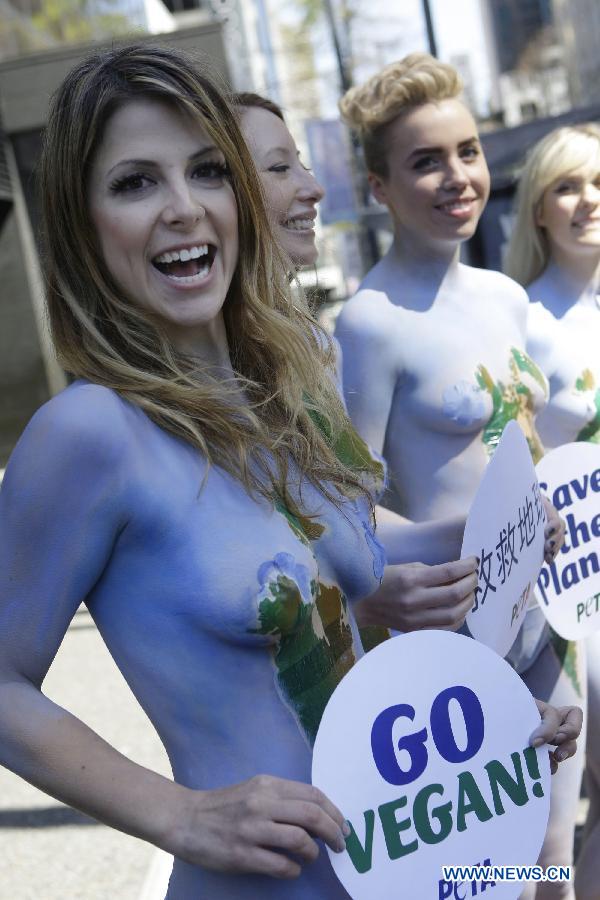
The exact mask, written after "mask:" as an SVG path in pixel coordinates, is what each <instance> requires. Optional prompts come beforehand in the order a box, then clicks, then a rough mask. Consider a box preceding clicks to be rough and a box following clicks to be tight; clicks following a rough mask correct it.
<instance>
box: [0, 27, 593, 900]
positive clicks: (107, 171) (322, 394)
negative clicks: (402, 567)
mask: <svg viewBox="0 0 600 900" xmlns="http://www.w3.org/2000/svg"><path fill="white" fill-rule="evenodd" d="M42 190H43V197H44V220H45V230H46V234H45V238H46V244H47V250H46V269H47V291H48V310H49V318H50V325H51V329H52V336H53V339H54V343H55V346H56V350H57V354H58V358H59V361H60V362H61V364H62V365H63V366H64V368H65V369H66V371H67V372H69V373H70V375H71V376H72V377H73V379H74V380H73V381H72V383H71V384H70V385H69V387H68V388H66V390H64V391H63V392H62V393H61V394H59V395H58V396H56V397H54V398H53V399H52V400H51V401H50V402H49V403H47V404H46V405H45V406H44V407H42V408H41V409H40V410H39V411H38V413H37V414H36V415H35V416H34V418H33V419H32V421H31V422H30V424H29V426H28V427H27V429H26V431H25V432H24V434H23V436H22V438H21V440H20V441H19V444H18V445H17V447H16V449H15V451H14V454H13V456H12V458H11V460H10V462H9V465H8V468H7V471H6V476H5V479H4V483H3V486H2V491H1V493H0V625H1V627H0V759H1V761H2V763H3V764H4V765H6V766H8V767H9V768H11V769H12V770H13V771H15V772H17V773H19V774H20V775H22V776H23V777H24V778H26V779H28V780H29V781H31V782H32V783H34V784H36V785H37V786H38V787H40V788H41V789H43V790H45V791H47V792H48V793H50V794H52V795H53V796H55V797H58V798H60V799H61V800H62V801H64V802H66V803H70V804H72V805H73V806H75V807H77V808H79V809H81V810H83V811H85V812H86V813H88V814H90V815H92V816H95V817H96V818H98V819H100V820H102V821H104V822H107V823H108V824H110V825H112V826H113V827H115V828H118V829H121V830H122V831H125V832H128V833H130V834H133V835H136V836H138V837H140V838H142V839H144V840H147V841H149V842H151V843H153V844H155V845H157V846H158V847H161V848H163V849H165V850H166V851H168V852H169V853H172V854H173V855H174V856H175V858H176V860H175V865H174V869H173V874H172V877H171V881H170V885H169V890H168V897H169V898H172V900H192V898H193V900H196V898H198V897H210V898H211V900H212V898H217V897H222V898H227V900H235V898H257V897H260V898H267V900H268V898H280V900H282V898H286V900H288V898H292V900H293V898H302V900H306V898H322V900H325V898H328V900H329V898H335V897H340V898H341V897H344V896H346V894H345V892H344V890H343V889H342V887H341V886H340V885H339V883H338V882H337V881H336V879H335V877H334V875H333V872H332V870H331V868H330V866H329V863H328V860H327V858H326V857H325V855H324V854H321V855H320V856H319V851H318V845H317V843H316V840H317V839H318V840H322V841H325V842H326V843H327V844H328V845H329V847H331V848H332V849H333V850H337V851H342V850H343V849H344V846H345V844H344V836H345V834H347V832H348V829H347V826H346V823H345V822H344V819H343V816H342V814H341V812H340V811H339V810H338V809H336V807H335V806H334V805H333V804H332V803H331V802H330V801H329V800H328V799H327V797H325V796H324V795H323V794H322V793H321V792H320V791H319V790H317V789H314V788H312V787H311V786H310V784H309V781H310V763H311V754H310V748H311V745H312V741H313V739H314V736H315V732H316V729H317V727H318V724H319V720H320V717H321V714H322V711H323V709H324V707H325V704H326V703H327V700H328V698H329V696H330V695H331V692H332V691H333V690H334V688H335V686H336V685H337V684H338V683H339V681H340V679H341V678H342V677H343V675H344V674H345V672H346V671H348V669H349V668H350V667H351V666H352V665H353V664H354V662H355V661H356V659H357V658H358V657H359V656H360V655H361V653H362V652H363V649H362V645H361V639H360V636H359V632H358V627H357V622H356V619H355V617H354V615H353V612H352V606H351V604H352V603H356V604H358V603H360V602H361V601H363V600H364V598H370V595H372V598H377V595H378V591H379V590H381V588H379V582H380V579H381V575H382V572H383V553H382V549H381V547H380V545H379V544H378V542H377V540H376V538H375V535H374V531H373V519H372V508H373V502H374V500H375V498H376V493H377V487H378V483H379V482H381V480H382V476H383V466H382V464H381V462H378V461H377V460H374V459H373V458H372V457H371V455H370V454H369V452H368V450H367V448H366V445H365V444H364V443H363V442H362V441H361V440H360V439H359V438H358V436H357V435H356V433H355V432H354V431H353V429H352V428H351V426H350V424H349V422H348V420H347V418H346V415H345V412H344V409H343V405H342V403H341V401H340V399H339V397H338V395H337V392H336V389H335V385H334V378H333V371H332V359H331V351H330V348H329V344H328V342H327V339H326V336H325V335H323V334H321V332H320V331H319V329H318V326H317V325H316V323H315V322H314V321H313V319H312V318H311V317H310V315H309V313H308V312H307V310H306V308H305V306H304V305H303V303H302V300H301V298H297V299H295V300H294V301H293V302H292V299H291V297H290V293H289V284H288V273H287V263H286V261H285V260H284V259H283V258H282V257H281V256H280V254H279V251H278V250H277V249H276V244H275V243H274V241H273V239H272V235H271V231H270V227H269V223H268V220H267V217H266V215H265V212H264V208H263V205H262V197H261V191H260V188H259V184H258V181H257V176H256V173H255V169H254V166H253V164H252V160H251V158H250V156H249V154H248V151H247V149H246V146H245V144H244V141H243V139H242V136H241V134H240V132H239V128H238V124H237V120H236V116H235V114H234V113H233V111H232V109H231V108H230V106H229V104H228V102H227V101H226V100H225V99H224V98H223V96H222V95H221V94H220V92H219V91H218V90H217V89H216V88H215V86H214V84H213V83H212V81H211V79H210V78H209V77H208V76H206V75H205V74H200V73H199V72H198V70H197V68H196V66H195V65H194V64H193V63H192V62H191V61H190V60H189V59H188V58H187V57H185V56H184V55H182V54H180V53H177V52H175V51H173V50H167V49H161V48H156V47H150V46H137V45H134V46H127V47H123V48H117V49H113V50H110V51H105V52H102V53H100V54H97V55H94V56H92V57H90V58H89V59H88V60H86V61H84V62H83V63H81V64H80V65H78V66H77V67H76V68H75V69H74V70H73V71H72V72H71V73H70V74H69V75H68V76H67V79H66V80H65V82H64V84H63V85H62V87H61V89H60V90H59V91H58V93H57V95H56V96H55V98H54V100H53V103H52V108H51V111H50V117H49V124H48V130H47V134H46V141H45V147H44V156H43V165H42ZM467 565H468V566H471V567H472V563H468V564H467ZM467 580H468V579H467ZM82 601H85V602H86V604H87V605H88V607H89V609H90V612H91V614H92V616H93V617H94V620H95V622H96V624H97V626H98V628H99V630H100V632H101V634H102V636H103V638H104V640H105V642H106V644H107V646H108V648H109V649H110V652H111V654H112V656H113V658H114V659H115V662H116V663H117V665H118V666H119V668H120V670H121V672H122V673H123V675H124V676H125V678H126V680H127V682H128V684H129V685H130V687H131V688H132V690H133V692H134V694H135V695H136V697H137V699H138V700H139V702H140V704H141V706H142V707H143V708H144V710H145V711H146V712H147V714H148V716H149V717H150V719H151V721H152V722H153V724H154V726H155V727H156V729H157V731H158V733H159V735H160V737H161V739H162V741H163V743H164V746H165V748H166V750H167V752H168V755H169V759H170V762H171V765H172V768H173V773H174V777H175V781H170V780H168V779H165V778H162V777H161V776H159V775H157V774H155V773H153V772H151V771H148V770H146V769H144V768H142V767H141V766H138V765H136V764H134V763H133V762H131V761H129V760H128V759H126V758H125V757H124V756H122V755H121V754H120V753H118V752H117V751H116V750H114V749H113V748H111V747H110V746H108V745H107V744H106V743H105V742H104V741H102V740H101V739H100V738H99V737H98V736H97V735H95V734H94V733H93V732H92V731H90V729H88V728H87V727H86V726H85V725H84V724H83V723H82V722H81V721H79V720H77V719H75V718H74V717H73V716H71V715H70V714H69V713H68V712H66V711H65V710H62V709H60V708H59V707H57V706H56V705H55V704H54V703H52V702H51V701H50V700H48V699H47V698H46V697H45V696H44V695H43V694H42V693H41V690H40V687H41V684H42V681H43V679H44V676H45V674H46V672H47V670H48V667H49V665H50V663H51V662H52V659H53V657H54V655H55V653H56V652H57V650H58V647H59V645H60V642H61V640H62V638H63V636H64V633H65V631H66V629H67V627H68V624H69V622H70V620H71V618H72V617H73V615H74V613H75V611H76V610H77V608H78V606H79V604H80V603H81V602H82ZM385 636H386V634H385V632H383V630H382V629H380V630H379V632H378V633H376V634H375V633H373V632H371V634H370V640H371V641H375V640H377V639H382V638H383V637H385ZM542 710H543V715H544V721H543V722H542V724H541V725H540V727H539V729H537V730H536V733H535V734H534V736H532V738H533V737H537V738H538V739H539V738H540V737H541V739H547V740H553V741H554V742H556V743H557V744H560V748H559V749H558V750H556V751H554V760H555V761H558V760H560V758H562V757H566V756H568V755H571V754H572V753H573V752H574V751H575V740H574V739H575V738H576V736H577V734H578V732H579V728H580V713H579V711H578V710H576V709H568V710H560V711H557V710H555V709H553V708H551V707H545V706H544V705H543V704H542ZM261 773H262V774H261ZM282 879H283V880H284V882H282ZM290 879H292V881H290ZM294 879H295V880H294Z"/></svg>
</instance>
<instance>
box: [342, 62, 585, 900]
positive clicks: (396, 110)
mask: <svg viewBox="0 0 600 900" xmlns="http://www.w3.org/2000/svg"><path fill="white" fill-rule="evenodd" d="M461 92H462V84H461V81H460V77H459V75H458V73H457V71H456V70H455V69H454V68H453V67H452V66H449V65H447V64H445V63H442V62H440V61H438V60H436V59H434V58H433V57H431V56H429V55H427V54H411V55H410V56H407V57H406V58H405V59H403V60H400V61H398V62H395V63H392V64H390V65H389V66H386V67H385V68H384V69H382V70H381V72H379V73H377V74H376V75H374V76H373V77H372V78H371V79H369V81H367V82H366V84H364V85H362V86H357V87H354V88H351V89H350V90H349V91H348V92H347V94H346V95H345V96H344V97H343V98H342V101H341V103H340V109H341V112H342V117H343V118H344V120H345V121H346V123H347V124H348V125H349V126H350V127H351V128H353V129H355V131H356V132H357V133H358V135H359V137H360V139H361V141H362V146H363V150H364V155H365V162H366V166H367V169H368V177H369V183H370V185H371V189H372V192H373V194H374V196H375V198H376V199H377V200H379V202H380V203H382V204H385V205H386V206H387V207H388V209H389V212H390V215H391V218H392V223H393V229H394V240H393V243H392V246H391V247H390V249H389V251H388V253H387V254H386V255H385V256H384V257H383V259H382V260H381V261H380V262H379V263H378V264H377V265H376V266H375V267H374V268H373V269H372V270H371V271H370V272H369V273H368V274H367V276H366V278H365V279H364V281H363V283H362V285H361V286H360V288H359V290H358V293H357V294H356V295H355V296H354V297H352V298H351V299H350V300H349V301H348V303H347V304H345V306H344V308H343V309H342V312H341V314H340V317H339V319H338V324H337V328H336V336H337V338H338V340H339V342H340V345H341V348H342V355H343V385H344V393H345V397H346V401H347V406H348V411H349V413H350V417H351V419H352V421H353V424H354V425H355V426H356V428H357V430H358V431H359V433H360V434H361V436H362V437H363V438H364V439H365V440H366V441H367V442H368V443H369V445H370V446H372V447H373V449H374V450H375V451H376V452H380V453H382V454H383V456H384V457H385V459H386V461H387V463H388V467H389V474H390V485H391V489H390V491H389V493H388V495H387V500H386V503H387V505H389V506H390V507H391V508H392V509H393V510H394V511H395V512H397V513H400V514H401V515H403V516H406V517H407V518H408V519H410V520H412V521H416V522H423V521H426V520H431V519H439V518H443V517H447V516H458V517H460V516H463V517H464V516H465V515H466V514H467V512H468V510H469V508H470V505H471V503H472V501H473V498H474V496H475V493H476V490H477V487H478V484H479V481H480V479H481V477H482V475H483V473H484V470H485V467H486V465H487V462H488V460H489V458H490V457H491V456H492V454H493V453H494V450H495V448H496V446H497V444H498V441H499V439H500V436H501V434H502V432H503V429H504V427H505V425H506V424H507V422H508V421H510V420H511V419H514V420H516V421H517V422H518V423H519V425H520V426H521V428H522V430H523V432H524V434H525V437H526V438H527V441H528V444H529V448H530V450H531V453H532V456H533V459H534V461H537V460H538V459H539V458H540V457H541V455H542V453H543V447H542V443H541V441H540V439H539V436H538V434H537V431H536V428H535V418H536V414H537V413H538V412H539V410H540V409H541V408H542V407H543V405H544V402H545V399H546V393H547V384H546V380H545V378H544V376H543V374H542V372H541V371H540V369H539V368H538V367H537V366H536V365H535V363H534V362H533V361H532V359H531V358H530V357H529V356H528V355H527V353H526V352H525V343H526V333H525V325H526V316H527V298H526V296H525V294H524V291H523V290H522V288H521V287H520V286H519V285H517V284H516V283H515V282H514V281H511V280H510V279H508V278H506V276H504V275H501V274H500V273H498V272H490V271H484V270H481V269H476V268H474V267H471V266H468V265H465V264H463V263H462V262H461V261H460V258H459V254H460V247H461V245H462V244H463V243H464V242H465V241H466V240H468V239H469V238H470V237H471V236H472V235H473V233H474V232H475V229H476V227H477V223H478V221H479V218H480V216H481V213H482V212H483V209H484V207H485V204H486V202H487V199H488V195H489V188H490V179H489V172H488V169H487V165H486V162H485V158H484V156H483V153H482V148H481V145H480V142H479V135H478V131H477V125H476V123H475V121H474V119H473V117H472V115H471V113H470V112H469V110H468V109H467V107H466V106H465V104H464V103H463V101H462V99H461ZM547 511H548V512H549V514H550V516H551V519H550V521H549V522H548V525H547V539H548V545H547V547H546V560H547V561H551V560H552V559H553V557H554V554H555V553H556V552H557V551H558V549H559V546H560V543H561V535H560V529H561V526H559V524H558V521H557V514H556V511H555V510H553V509H552V507H550V505H549V504H548V507H547ZM508 659H509V661H510V662H511V663H512V665H513V666H514V667H515V668H516V669H517V671H518V672H519V673H520V674H521V676H522V678H523V680H524V681H525V683H526V684H527V685H528V687H529V688H530V690H531V691H532V692H533V693H534V695H536V696H542V697H543V698H544V699H545V700H550V699H551V700H552V702H555V703H565V704H569V703H575V702H580V701H581V700H582V696H583V694H582V688H583V687H584V686H585V680H584V670H583V668H582V665H583V660H582V655H581V652H580V650H579V648H578V647H577V646H576V645H575V644H567V643H566V642H564V641H561V640H560V639H558V638H557V637H556V636H554V637H552V638H551V637H550V635H549V632H548V628H547V626H546V624H545V620H544V617H543V614H542V612H541V610H540V609H539V608H537V607H532V608H531V609H530V610H528V612H527V615H526V617H525V620H524V623H523V626H522V627H521V630H520V633H519V635H518V636H517V639H516V641H515V644H514V645H513V648H512V650H511V652H510V654H509V656H508ZM581 765H582V762H581V754H580V755H579V758H578V760H577V761H576V762H575V763H574V764H573V765H571V767H570V768H569V767H567V768H566V770H562V771H561V772H560V773H559V776H558V778H557V779H555V781H554V783H553V797H552V810H551V816H550V826H549V829H548V833H547V836H546V840H545V843H544V847H543V850H542V855H541V860H542V861H543V862H545V863H547V864H550V863H553V864H554V863H556V864H569V863H570V862H571V861H572V843H573V832H574V827H575V817H576V813H577V802H578V795H579V782H580V778H581ZM537 896H538V897H542V896H550V897H558V896H561V897H567V896H572V893H571V887H570V886H569V885H564V884H563V885H549V884H548V885H542V886H540V888H539V889H538V891H537Z"/></svg>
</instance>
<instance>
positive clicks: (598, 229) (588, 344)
mask: <svg viewBox="0 0 600 900" xmlns="http://www.w3.org/2000/svg"><path fill="white" fill-rule="evenodd" d="M515 213H516V215H515V225H514V229H513V233H512V235H511V240H510V243H509V247H508V251H507V256H506V261H505V268H506V271H507V272H508V274H509V275H511V276H512V277H513V278H515V279H516V280H517V281H519V282H520V283H521V284H522V285H523V286H524V287H525V289H526V290H527V293H528V295H529V300H530V304H529V315H528V324H527V349H528V351H529V352H530V353H531V355H532V357H533V358H534V359H535V360H536V362H537V363H538V364H539V365H540V367H541V368H542V369H543V371H544V372H545V373H546V375H547V376H548V379H549V383H550V398H549V401H548V404H547V405H546V407H545V408H544V409H543V410H542V412H541V413H540V415H539V417H538V427H539V431H540V435H541V437H542V440H543V441H544V443H545V445H546V446H547V447H548V448H552V447H558V446H560V445H561V444H564V443H567V442H569V441H590V442H592V443H595V444H600V353H599V348H600V297H599V292H600V126H599V125H597V124H593V123H588V124H583V125H573V126H566V127H563V128H558V129H556V130H554V131H552V132H550V134H548V135H546V137H545V138H544V139H543V140H541V141H540V142H539V143H538V144H537V145H536V146H535V147H534V148H533V150H532V151H531V153H530V155H529V157H528V159H527V161H526V163H525V166H524V169H523V171H522V173H521V177H520V180H519V187H518V192H517V201H516V208H515ZM586 644H587V659H588V739H587V756H586V783H587V789H588V795H589V798H590V808H589V815H588V820H587V824H586V832H585V837H586V840H585V842H584V846H583V849H582V852H581V854H580V857H579V859H578V863H577V879H576V889H577V898H578V900H594V898H597V897H598V885H599V884H600V854H599V853H598V847H600V633H599V632H596V633H595V635H592V636H591V637H590V638H588V640H587V642H586Z"/></svg>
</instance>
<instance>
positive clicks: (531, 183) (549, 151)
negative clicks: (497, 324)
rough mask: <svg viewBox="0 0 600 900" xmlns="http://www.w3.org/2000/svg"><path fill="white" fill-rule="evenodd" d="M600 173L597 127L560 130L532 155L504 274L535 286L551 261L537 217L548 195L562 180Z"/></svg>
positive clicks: (518, 201) (523, 179)
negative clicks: (534, 282)
mask: <svg viewBox="0 0 600 900" xmlns="http://www.w3.org/2000/svg"><path fill="white" fill-rule="evenodd" d="M598 171H600V126H599V125H596V124H593V123H586V124H583V125H572V126H566V127H564V128H557V129H555V130H554V131H551V132H550V134H547V135H546V137H545V138H543V139H542V140H541V141H540V142H539V143H538V144H536V146H535V147H534V148H533V150H532V151H531V153H530V155H529V157H528V159H527V162H526V163H525V166H524V168H523V171H522V173H521V178H520V181H519V188H518V190H517V197H516V206H515V223H514V227H513V230H512V234H511V238H510V242H509V245H508V249H507V251H506V257H505V260H504V270H505V272H506V273H507V275H510V277H511V278H514V279H515V281H518V282H519V283H520V284H522V285H525V286H526V285H528V284H531V282H532V281H535V279H536V278H537V277H538V276H539V275H541V273H542V272H543V271H544V269H545V268H546V266H547V265H548V263H549V261H550V245H549V243H548V239H547V236H546V233H545V229H544V228H543V227H542V226H541V225H538V223H537V213H538V211H539V208H540V204H541V202H542V200H543V197H544V194H545V192H546V191H547V190H548V188H549V187H551V186H552V185H553V184H555V182H557V181H559V180H560V179H561V178H565V177H566V176H571V175H580V176H583V177H584V178H585V177H590V176H591V175H595V174H597V172H598Z"/></svg>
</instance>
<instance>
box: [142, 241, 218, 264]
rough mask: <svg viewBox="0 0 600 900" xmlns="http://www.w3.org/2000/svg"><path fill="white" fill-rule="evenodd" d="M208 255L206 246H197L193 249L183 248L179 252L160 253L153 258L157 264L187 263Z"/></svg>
mask: <svg viewBox="0 0 600 900" xmlns="http://www.w3.org/2000/svg"><path fill="white" fill-rule="evenodd" d="M207 253H208V244H198V245H197V246H195V247H184V248H183V249H181V250H170V251H167V252H166V253H161V255H160V256H156V257H155V258H154V262H157V263H172V262H179V261H181V262H187V261H188V260H190V259H198V257H199V256H206V254H207Z"/></svg>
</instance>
